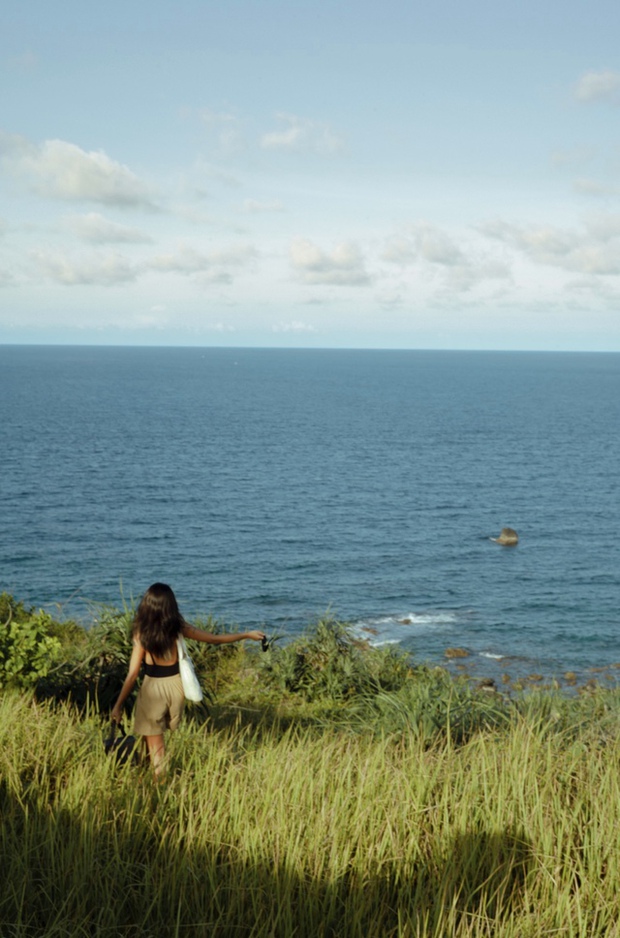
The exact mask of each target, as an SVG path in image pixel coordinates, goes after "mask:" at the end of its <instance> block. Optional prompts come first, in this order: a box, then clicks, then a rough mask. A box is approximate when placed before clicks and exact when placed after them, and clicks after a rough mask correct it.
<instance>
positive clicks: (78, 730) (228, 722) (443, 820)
mask: <svg viewBox="0 0 620 938" xmlns="http://www.w3.org/2000/svg"><path fill="white" fill-rule="evenodd" d="M129 618H130V616H129V615H128V613H126V612H125V611H124V612H122V613H121V612H119V613H114V614H112V613H110V614H109V615H108V619H107V620H106V621H105V622H103V623H101V622H99V623H98V625H97V628H99V629H100V632H99V635H98V637H96V636H95V637H93V636H87V637H84V636H83V635H80V633H79V631H77V632H74V634H73V636H72V637H71V639H70V640H69V639H68V638H67V636H65V637H64V638H62V637H61V638H59V639H58V641H59V642H60V645H61V648H63V649H64V657H63V655H60V657H56V658H54V660H55V664H54V665H53V668H55V670H53V668H52V667H50V669H49V671H48V673H47V674H44V675H43V674H42V671H40V672H39V677H38V678H37V680H36V681H34V682H31V683H30V685H29V686H28V687H16V686H9V683H10V682H7V681H5V687H4V689H3V690H2V691H1V692H0V812H1V817H2V825H1V828H0V831H1V833H0V869H1V870H2V876H0V934H1V935H2V938H18V936H19V938H32V936H49V938H61V936H62V938H77V936H89V938H90V936H136V938H137V936H141V938H144V936H192V938H194V936H201V935H208V936H248V938H249V936H256V938H258V936H261V938H262V936H283V938H284V936H299V938H305V936H307V938H316V936H355V938H357V936H359V938H375V936H376V938H384V936H423V935H424V936H427V935H428V936H436V938H440V936H441V938H443V936H453V935H454V936H512V938H528V936H531V938H534V936H536V938H538V936H541V935H549V936H552V935H553V936H557V935H566V936H584V938H585V936H588V938H590V936H614V935H618V934H620V932H619V931H618V924H617V923H618V922H620V890H619V888H618V887H619V885H620V851H619V849H618V845H617V844H618V836H617V832H618V830H619V829H620V817H619V814H620V694H619V693H618V692H617V691H615V690H604V689H600V688H599V689H594V690H592V691H591V692H590V693H587V694H583V695H581V696H578V695H575V696H573V697H570V698H569V697H566V696H562V695H560V694H556V693H551V692H548V693H539V692H531V693H530V694H528V695H527V696H514V697H513V698H504V697H502V696H501V695H496V694H488V693H486V692H483V691H479V690H477V689H476V688H475V686H471V684H469V683H468V682H466V681H463V682H454V681H452V680H450V679H449V678H448V677H447V676H446V675H445V673H444V672H441V671H435V670H428V669H425V668H420V669H417V668H415V667H412V666H411V664H410V662H407V661H405V659H402V658H400V657H399V656H397V655H394V654H393V653H392V654H390V653H381V654H380V653H376V652H372V651H370V650H369V649H367V648H366V647H364V646H360V645H359V644H357V643H355V642H353V641H351V640H350V637H349V636H348V634H347V632H346V629H344V628H343V627H342V626H340V625H338V624H337V623H330V622H324V623H320V624H319V625H318V626H317V627H315V628H314V629H313V630H311V632H309V633H308V635H307V636H305V637H304V638H302V639H300V640H299V641H298V642H297V643H294V647H293V646H292V647H291V648H290V649H289V648H287V649H281V650H280V651H278V652H276V651H275V650H274V651H272V652H267V653H266V654H264V655H263V654H261V653H260V651H258V652H257V651H256V649H255V648H254V647H253V648H248V649H243V648H234V647H232V648H227V649H225V650H223V649H219V650H213V649H205V650H204V652H203V651H202V649H201V654H200V655H199V656H197V658H198V663H199V664H200V666H201V668H202V671H203V681H204V683H205V684H206V685H207V686H208V687H209V688H210V692H211V699H210V701H209V702H208V703H207V705H206V706H202V705H201V706H199V707H196V708H192V709H189V708H188V713H187V718H186V720H185V722H184V724H183V726H182V728H181V729H180V730H179V731H178V732H177V733H176V734H175V735H174V736H172V737H170V745H169V764H168V771H167V775H166V778H165V781H164V782H162V783H159V784H158V783H156V782H155V780H154V778H153V776H152V774H151V772H150V770H149V767H148V765H142V766H138V767H134V766H129V765H128V766H125V767H118V766H115V764H114V763H113V762H112V761H111V760H110V759H109V758H107V757H106V756H105V755H104V751H103V746H102V738H103V734H104V733H105V730H106V723H107V710H106V708H105V706H103V705H102V701H101V697H102V696H104V697H105V695H106V694H108V693H110V694H111V693H112V692H113V691H114V688H112V687H111V686H109V685H108V684H106V683H105V682H104V681H103V677H102V675H103V672H104V671H105V668H106V667H109V668H110V669H111V670H112V672H114V673H116V672H115V671H114V668H115V667H116V664H117V658H118V662H119V670H120V671H122V668H121V667H120V665H124V662H123V642H125V641H126V626H127V622H128V620H129ZM5 621H6V620H5ZM211 625H212V626H214V627H218V626H217V624H215V625H214V624H213V623H211ZM106 630H107V633H108V634H107V639H106V640H107V642H108V646H109V647H108V650H107V653H105V654H104V649H103V647H99V650H98V655H99V657H98V656H97V654H95V652H96V643H97V642H100V640H102V638H103V637H104V632H106ZM52 631H53V630H52ZM114 637H116V639H117V646H115V645H114V642H113V641H112V638H114ZM70 649H73V651H72V654H73V656H74V657H73V659H72V660H71V661H69V660H64V659H66V658H67V653H68V651H69V650H70ZM218 651H219V653H218ZM222 651H224V653H223V654H222V653H221V652H222ZM106 654H107V657H106ZM102 658H103V663H102ZM78 659H79V661H78ZM98 669H99V670H98ZM42 670H43V671H45V668H43V669H42ZM71 674H73V677H74V678H75V680H76V681H77V680H78V679H79V681H80V682H83V681H84V680H87V681H89V682H90V683H89V684H88V694H84V693H83V688H82V689H81V690H79V693H78V689H79V688H77V685H76V687H74V688H73V689H72V685H71V681H70V677H71ZM121 679H122V678H121ZM104 684H105V686H104ZM80 686H81V685H80ZM128 725H129V724H128Z"/></svg>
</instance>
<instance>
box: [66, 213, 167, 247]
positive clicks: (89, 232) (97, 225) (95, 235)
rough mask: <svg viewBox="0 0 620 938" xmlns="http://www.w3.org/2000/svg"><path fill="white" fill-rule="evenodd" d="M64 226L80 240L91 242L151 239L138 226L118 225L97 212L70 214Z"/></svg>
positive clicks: (136, 242) (145, 240) (133, 241)
mask: <svg viewBox="0 0 620 938" xmlns="http://www.w3.org/2000/svg"><path fill="white" fill-rule="evenodd" d="M64 226H65V227H66V228H67V229H68V230H69V231H71V232H72V233H73V234H74V235H76V237H78V238H80V239H81V240H82V241H90V242H91V243H93V244H115V243H118V244H146V243H149V242H151V241H152V240H153V239H152V238H151V237H150V236H149V235H147V234H145V233H144V232H143V231H140V229H138V228H130V227H128V226H127V225H119V224H118V223H117V222H113V221H110V220H109V219H107V218H104V217H103V215H100V214H98V213H97V212H89V213H88V214H87V215H71V216H70V217H68V218H66V219H65V221H64Z"/></svg>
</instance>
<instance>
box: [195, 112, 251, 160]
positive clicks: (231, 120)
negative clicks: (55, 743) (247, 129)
mask: <svg viewBox="0 0 620 938" xmlns="http://www.w3.org/2000/svg"><path fill="white" fill-rule="evenodd" d="M199 113H200V120H201V122H202V123H203V124H204V126H205V127H207V128H208V130H209V131H210V132H212V133H213V134H214V135H215V137H216V139H217V144H218V147H219V149H220V151H221V152H222V153H227V154H230V153H234V152H235V151H237V150H241V149H242V148H243V147H244V146H245V144H244V139H243V132H242V128H241V122H240V120H239V118H238V117H236V116H235V115H234V114H226V113H222V112H219V113H218V112H216V111H212V110H211V109H210V108H202V110H201V111H200V112H199Z"/></svg>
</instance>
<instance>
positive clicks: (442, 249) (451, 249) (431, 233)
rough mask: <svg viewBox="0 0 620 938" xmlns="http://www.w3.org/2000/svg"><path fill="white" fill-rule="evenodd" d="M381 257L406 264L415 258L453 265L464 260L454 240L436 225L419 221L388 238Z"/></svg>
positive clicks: (398, 263) (442, 264)
mask: <svg viewBox="0 0 620 938" xmlns="http://www.w3.org/2000/svg"><path fill="white" fill-rule="evenodd" d="M382 258H383V260H385V261H388V262H389V263H392V264H397V265H399V266H407V265H409V264H412V263H414V262H415V261H417V260H425V261H428V262H429V263H432V264H439V265H441V266H445V267H454V266H456V265H457V264H462V263H463V261H464V257H463V253H462V251H461V249H460V248H459V247H458V245H457V244H456V243H455V242H454V240H453V239H452V238H451V237H450V236H449V235H448V234H447V233H446V232H445V231H442V229H441V228H439V227H437V225H431V224H429V223H428V222H419V223H418V224H416V225H411V226H410V227H409V229H408V230H407V231H406V232H404V233H402V234H400V235H396V236H395V237H393V238H390V239H389V241H388V243H387V245H386V247H385V250H384V251H383V254H382Z"/></svg>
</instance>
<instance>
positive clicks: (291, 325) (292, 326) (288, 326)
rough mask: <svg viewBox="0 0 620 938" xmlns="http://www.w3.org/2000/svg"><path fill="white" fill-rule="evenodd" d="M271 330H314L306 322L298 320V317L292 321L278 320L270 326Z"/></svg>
mask: <svg viewBox="0 0 620 938" xmlns="http://www.w3.org/2000/svg"><path fill="white" fill-rule="evenodd" d="M271 331H272V332H316V329H315V328H314V326H311V325H309V324H308V323H306V322H300V321H299V320H298V319H294V320H292V322H280V323H277V324H276V325H273V326H272V327H271Z"/></svg>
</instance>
